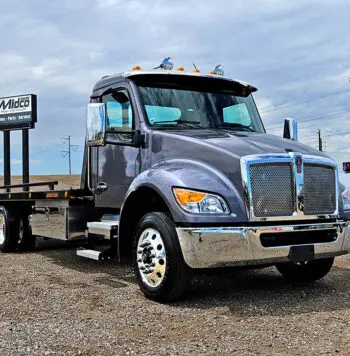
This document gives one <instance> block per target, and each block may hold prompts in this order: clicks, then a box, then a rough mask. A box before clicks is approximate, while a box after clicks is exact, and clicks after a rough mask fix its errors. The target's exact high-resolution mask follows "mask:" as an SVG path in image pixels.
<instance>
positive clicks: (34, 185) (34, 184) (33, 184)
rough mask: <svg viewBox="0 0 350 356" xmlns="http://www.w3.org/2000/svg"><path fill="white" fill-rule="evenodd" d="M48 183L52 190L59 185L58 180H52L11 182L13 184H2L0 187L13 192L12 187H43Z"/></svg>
mask: <svg viewBox="0 0 350 356" xmlns="http://www.w3.org/2000/svg"><path fill="white" fill-rule="evenodd" d="M45 185H47V186H48V187H49V189H50V190H54V189H55V185H58V181H57V180H55V181H51V182H36V183H22V184H11V185H1V186H0V189H6V192H8V193H9V192H11V189H12V188H29V187H41V186H45Z"/></svg>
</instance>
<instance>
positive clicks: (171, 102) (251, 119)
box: [138, 85, 265, 132]
mask: <svg viewBox="0 0 350 356" xmlns="http://www.w3.org/2000/svg"><path fill="white" fill-rule="evenodd" d="M138 87H139V92H140V96H141V100H142V103H143V105H144V107H145V111H146V114H147V118H148V122H149V124H150V125H151V126H153V127H154V128H162V129H177V130H178V129H188V128H194V129H198V128H211V129H231V130H244V131H256V132H265V130H264V127H263V125H262V123H261V120H260V116H259V113H258V111H257V109H256V106H255V103H254V100H253V97H252V96H251V95H249V96H246V97H244V96H239V95H237V94H234V93H233V91H232V90H228V89H227V88H225V89H222V91H221V90H220V89H217V88H216V89H215V90H213V91H211V90H210V89H209V88H204V89H205V91H201V89H202V88H200V89H198V88H194V89H191V88H173V87H164V85H162V87H152V86H149V85H147V86H143V85H138Z"/></svg>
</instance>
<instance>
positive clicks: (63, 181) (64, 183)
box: [0, 174, 80, 191]
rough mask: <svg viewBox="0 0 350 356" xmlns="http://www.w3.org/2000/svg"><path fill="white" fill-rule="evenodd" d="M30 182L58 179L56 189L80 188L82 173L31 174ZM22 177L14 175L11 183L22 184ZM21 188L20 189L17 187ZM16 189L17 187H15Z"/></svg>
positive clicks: (1, 181) (0, 180)
mask: <svg viewBox="0 0 350 356" xmlns="http://www.w3.org/2000/svg"><path fill="white" fill-rule="evenodd" d="M29 181H30V183H34V182H50V181H58V185H57V186H56V188H55V189H69V188H79V187H80V174H72V175H64V174H62V175H60V174H58V175H40V176H30V179H29ZM3 183H4V177H3V176H0V185H3ZM21 183H22V177H21V176H12V177H11V184H21ZM46 189H48V188H47V187H32V188H31V190H33V191H34V190H46ZM17 190H20V189H17ZM13 191H16V189H13Z"/></svg>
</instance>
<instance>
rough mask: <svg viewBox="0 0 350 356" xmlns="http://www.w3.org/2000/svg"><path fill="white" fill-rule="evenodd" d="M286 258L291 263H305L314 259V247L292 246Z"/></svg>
mask: <svg viewBox="0 0 350 356" xmlns="http://www.w3.org/2000/svg"><path fill="white" fill-rule="evenodd" d="M288 258H289V259H290V260H291V261H293V262H297V263H298V262H305V261H310V260H313V259H315V246H314V245H305V246H292V247H291V248H290V250H289V256H288Z"/></svg>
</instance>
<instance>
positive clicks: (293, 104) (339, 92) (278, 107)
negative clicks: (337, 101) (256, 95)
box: [261, 89, 350, 114]
mask: <svg viewBox="0 0 350 356" xmlns="http://www.w3.org/2000/svg"><path fill="white" fill-rule="evenodd" d="M347 92H350V90H349V89H346V90H340V91H337V92H334V93H330V94H327V95H323V96H319V97H317V98H313V99H309V100H306V101H301V102H297V103H290V104H286V105H279V106H275V107H274V108H273V109H270V110H266V111H262V112H261V113H262V114H267V113H269V112H273V111H277V110H281V109H285V108H288V107H290V106H299V105H301V104H307V103H311V102H313V101H317V100H321V99H325V98H328V97H330V96H334V95H337V94H342V93H347Z"/></svg>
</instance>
